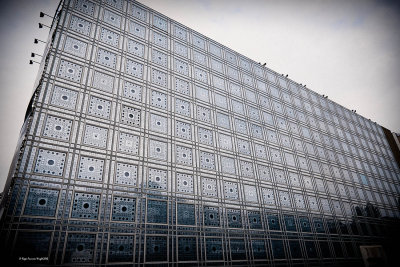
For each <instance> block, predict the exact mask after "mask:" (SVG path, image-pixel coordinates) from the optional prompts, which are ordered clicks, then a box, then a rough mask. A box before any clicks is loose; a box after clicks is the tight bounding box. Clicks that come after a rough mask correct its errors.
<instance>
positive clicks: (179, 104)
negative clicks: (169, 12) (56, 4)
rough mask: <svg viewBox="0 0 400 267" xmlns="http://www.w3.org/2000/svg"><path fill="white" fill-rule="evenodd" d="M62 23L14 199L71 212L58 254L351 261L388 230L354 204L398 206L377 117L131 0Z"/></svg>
mask: <svg viewBox="0 0 400 267" xmlns="http://www.w3.org/2000/svg"><path fill="white" fill-rule="evenodd" d="M60 22H62V23H61V24H60V25H61V26H60V28H59V29H58V31H57V33H56V35H55V36H56V37H55V40H54V42H53V46H52V49H51V50H50V51H49V55H50V59H49V62H50V63H51V64H49V66H50V69H49V70H48V72H49V73H50V74H51V76H50V78H49V79H47V80H45V81H44V84H43V85H42V88H41V91H40V96H39V98H38V102H37V103H38V104H41V106H40V108H39V107H38V108H37V109H36V110H35V115H34V116H33V118H32V125H34V127H32V128H31V129H32V130H31V131H30V132H29V134H30V136H28V138H30V139H29V140H30V141H31V142H29V143H28V144H27V145H26V148H25V154H24V156H23V158H22V162H21V167H20V168H19V170H18V171H19V173H20V176H19V175H16V177H22V175H23V176H24V177H25V181H27V182H28V183H27V184H25V185H22V184H21V186H18V183H16V185H15V186H14V188H13V190H14V192H15V193H13V195H12V196H15V197H14V198H15V199H14V198H13V197H12V198H11V201H10V204H9V208H8V209H9V212H8V214H11V215H13V216H19V215H22V216H24V218H25V219H26V220H28V221H29V220H31V219H30V216H39V219H38V221H31V223H32V224H33V225H35V223H37V222H42V223H46V222H47V223H49V222H50V221H51V220H52V219H54V217H56V218H57V219H68V220H70V222H67V223H66V227H68V230H67V234H65V233H58V232H55V237H53V239H52V240H53V241H52V242H55V244H59V245H58V246H54V251H51V252H49V253H52V255H53V254H54V255H57V256H55V257H54V259H55V261H56V262H58V263H63V262H65V263H68V262H96V263H99V262H102V263H109V262H110V263H111V262H112V263H114V262H132V261H135V262H142V263H147V262H149V263H154V262H156V263H166V262H181V261H182V262H198V261H200V262H201V261H207V262H215V261H239V262H240V261H242V262H251V263H252V264H257V263H260V264H263V261H264V262H265V261H266V259H269V260H279V259H292V260H299V261H301V260H303V261H305V260H307V259H308V260H310V259H311V260H312V259H317V258H327V259H331V260H332V258H347V259H348V260H352V259H356V258H357V257H359V255H358V254H357V252H356V250H354V248H355V246H356V244H357V242H358V241H357V240H359V239H360V238H362V237H363V238H370V237H373V236H378V235H379V233H380V232H381V231H382V229H380V228H379V226H378V225H377V224H376V225H375V224H368V223H360V222H357V223H356V222H354V220H353V218H354V215H357V216H359V217H361V218H362V217H364V216H366V217H367V216H370V215H371V213H373V214H374V216H375V217H380V216H382V217H383V216H390V217H394V216H397V217H398V216H399V212H398V210H397V208H396V205H397V202H396V201H397V199H398V196H399V192H400V186H399V177H400V174H399V173H400V172H399V168H398V166H397V165H396V163H395V161H394V159H393V155H392V154H391V151H390V148H389V146H388V143H387V141H386V139H385V137H384V134H383V132H382V130H381V128H380V127H379V126H377V125H376V124H374V123H372V122H371V121H369V120H366V119H365V118H363V117H361V116H359V115H356V114H354V113H352V112H349V110H347V109H345V108H343V107H341V106H339V105H337V104H336V103H334V102H332V101H329V100H327V99H325V98H323V97H322V96H319V95H317V94H316V93H314V92H312V91H310V90H308V89H306V88H303V87H300V86H299V85H298V84H296V83H294V82H293V81H290V80H288V79H286V78H285V77H283V76H281V75H278V74H276V73H275V72H273V71H271V70H269V69H267V68H264V67H262V66H260V65H259V64H258V63H255V62H254V61H252V60H249V59H247V58H245V57H243V56H242V55H240V54H237V53H235V52H233V51H231V50H229V49H228V48H226V47H224V46H221V45H219V44H217V43H216V42H214V41H212V40H210V39H208V38H206V37H205V36H202V35H200V34H198V33H196V32H194V31H192V30H191V29H188V28H186V27H184V26H183V25H180V24H179V23H176V22H174V21H172V20H170V19H169V18H166V17H165V16H163V15H161V14H159V13H157V12H155V11H152V10H149V9H148V8H146V7H145V6H143V5H141V4H139V3H137V2H132V1H122V0H120V1H117V0H116V1H113V0H110V1H104V3H102V4H101V5H100V4H99V3H98V2H97V1H87V0H74V1H66V2H65V4H64V7H63V11H62V12H61V16H60ZM35 129H36V130H35ZM33 140H36V141H33ZM32 167H33V169H32ZM63 183H64V184H68V185H69V186H68V187H66V186H61V185H62V184H63ZM121 185H122V186H121ZM36 186H40V187H42V188H43V187H46V186H48V187H49V188H48V189H46V190H47V191H46V190H45V189H40V190H39V189H37V188H36ZM107 186H108V188H110V190H105V188H106V187H107ZM27 187H28V188H27ZM25 195H26V196H27V198H26V199H25V198H24V196H25ZM41 203H44V204H41ZM48 203H51V205H52V207H47V205H49V204H48ZM22 207H24V211H23V213H21V212H20V211H19V210H21V209H22ZM55 207H57V209H56V208H55ZM56 210H58V211H57V212H56ZM174 224H176V225H177V226H179V228H177V230H176V231H175V232H173V233H171V232H168V231H166V230H165V229H166V227H167V226H168V225H174ZM80 225H85V227H86V228H84V229H88V230H85V231H84V232H79V229H82V227H81V226H80ZM96 225H108V226H107V227H110V228H107V229H112V230H111V232H118V234H114V233H112V234H111V233H110V234H104V235H103V236H101V234H97V235H96V234H93V233H90V231H91V230H89V229H92V228H91V227H93V226H96ZM144 226H146V229H144ZM129 227H130V229H137V230H138V231H142V232H140V234H137V235H130V234H129V233H132V231H131V230H129ZM231 228H233V229H234V230H235V231H234V232H232V231H230V229H231ZM107 231H110V230H107ZM290 233H293V234H297V235H298V236H300V237H301V238H297V239H295V240H294V239H291V237H290ZM64 240H66V242H64ZM298 240H300V242H299V241H298ZM320 240H323V241H320ZM21 242H22V241H21ZM49 242H50V241H49ZM61 244H62V245H61ZM64 244H65V245H64ZM56 248H57V249H58V251H55V250H56ZM133 248H134V249H133ZM287 263H289V262H287Z"/></svg>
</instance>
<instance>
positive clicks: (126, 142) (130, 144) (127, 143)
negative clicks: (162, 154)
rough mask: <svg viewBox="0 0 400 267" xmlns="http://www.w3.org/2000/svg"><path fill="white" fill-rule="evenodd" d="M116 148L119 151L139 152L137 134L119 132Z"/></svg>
mask: <svg viewBox="0 0 400 267" xmlns="http://www.w3.org/2000/svg"><path fill="white" fill-rule="evenodd" d="M118 150H119V151H121V152H125V153H129V154H133V155H137V154H138V153H139V136H136V135H133V134H128V133H123V132H120V133H119V141H118Z"/></svg>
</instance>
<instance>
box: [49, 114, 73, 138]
mask: <svg viewBox="0 0 400 267" xmlns="http://www.w3.org/2000/svg"><path fill="white" fill-rule="evenodd" d="M71 127H72V121H71V120H67V119H64V118H58V117H53V116H50V115H48V116H47V119H46V124H45V128H44V131H43V136H48V137H52V138H56V139H61V140H65V141H68V140H69V136H70V134H71Z"/></svg>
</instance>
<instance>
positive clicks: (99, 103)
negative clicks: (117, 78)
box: [88, 96, 111, 119]
mask: <svg viewBox="0 0 400 267" xmlns="http://www.w3.org/2000/svg"><path fill="white" fill-rule="evenodd" d="M88 113H89V114H91V115H94V116H97V117H101V118H104V119H108V118H109V117H110V113H111V102H110V101H108V100H105V99H101V98H98V97H95V96H92V97H91V98H90V104H89V112H88Z"/></svg>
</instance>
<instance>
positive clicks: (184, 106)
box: [175, 98, 190, 117]
mask: <svg viewBox="0 0 400 267" xmlns="http://www.w3.org/2000/svg"><path fill="white" fill-rule="evenodd" d="M175 112H176V113H178V114H181V115H184V116H187V117H190V103H189V102H187V101H184V100H181V99H178V98H177V99H176V100H175Z"/></svg>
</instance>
